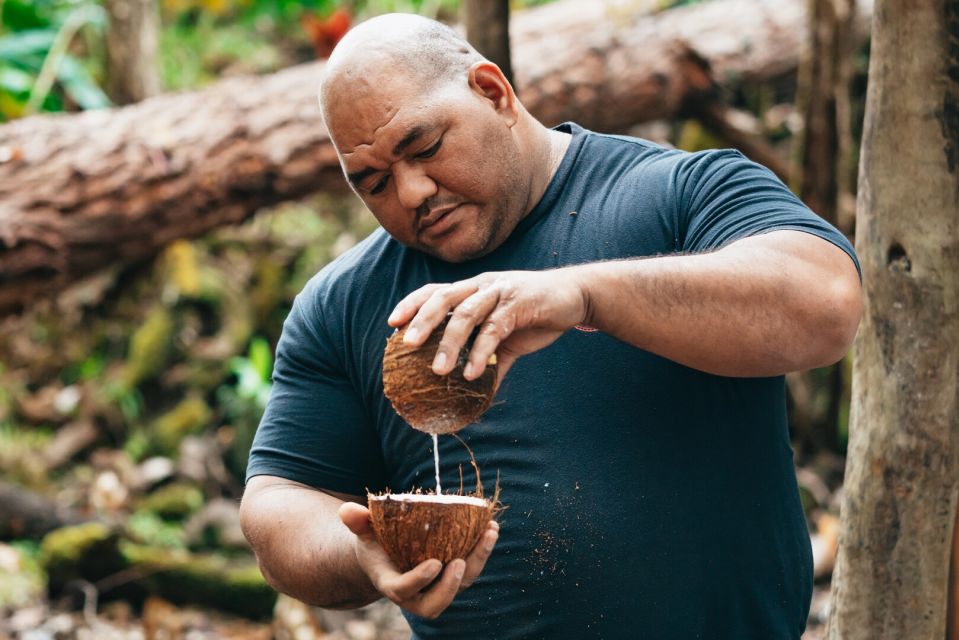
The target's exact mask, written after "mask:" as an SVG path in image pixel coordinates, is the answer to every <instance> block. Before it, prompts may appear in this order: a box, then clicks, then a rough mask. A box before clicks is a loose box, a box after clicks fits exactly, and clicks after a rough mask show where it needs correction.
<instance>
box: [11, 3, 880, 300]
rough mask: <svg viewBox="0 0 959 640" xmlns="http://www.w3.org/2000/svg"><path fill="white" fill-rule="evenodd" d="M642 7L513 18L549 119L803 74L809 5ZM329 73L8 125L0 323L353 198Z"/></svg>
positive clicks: (657, 115) (525, 77)
mask: <svg viewBox="0 0 959 640" xmlns="http://www.w3.org/2000/svg"><path fill="white" fill-rule="evenodd" d="M640 4H642V3H640ZM632 6H633V5H632V4H625V3H620V4H614V3H597V2H589V3H585V2H559V3H556V4H551V5H547V6H544V7H541V8H538V9H535V10H529V11H526V12H520V13H517V14H515V16H514V18H513V21H512V40H513V61H514V70H515V74H516V85H517V88H518V92H519V94H520V96H521V98H522V99H523V101H524V103H525V104H526V105H527V107H528V108H529V109H530V111H531V112H532V113H533V114H534V115H535V116H536V117H538V118H540V119H541V120H542V121H543V122H546V123H549V124H554V123H558V122H562V121H564V120H575V121H577V122H579V123H581V124H582V125H584V126H586V127H588V128H592V129H595V130H600V131H619V130H623V129H624V128H626V127H628V126H630V125H633V124H636V123H639V122H643V121H648V120H654V119H661V118H670V117H674V116H676V115H677V114H679V113H680V112H682V111H683V109H684V107H685V106H686V105H688V104H690V102H691V101H701V100H702V99H704V96H705V95H707V94H709V93H710V92H711V91H713V89H714V87H715V81H717V80H718V81H719V82H726V81H730V80H731V79H747V80H762V79H768V78H772V77H776V76H779V75H781V74H784V73H787V72H790V71H792V70H794V69H795V66H796V64H797V58H798V50H799V44H800V39H801V35H802V31H803V24H804V22H803V20H804V18H803V14H804V11H803V8H804V2H803V0H716V1H714V2H708V3H704V4H697V5H692V6H689V7H684V8H679V9H672V10H668V11H664V12H661V13H658V14H653V15H644V14H642V13H641V12H639V11H637V10H636V9H634V8H633V9H630V8H629V7H632ZM863 13H864V14H865V13H866V12H863ZM863 24H867V23H866V21H863ZM867 30H868V27H861V28H860V32H861V33H865V32H867ZM322 74H323V63H322V62H318V63H311V64H306V65H301V66H297V67H293V68H290V69H287V70H284V71H281V72H279V73H276V74H273V75H270V76H266V77H253V78H235V79H229V80H224V81H222V82H219V83H217V84H215V85H213V86H211V87H210V88H208V89H206V90H203V91H197V92H193V93H182V94H171V95H164V96H158V97H156V98H152V99H150V100H146V101H144V102H142V103H140V104H137V105H133V106H130V107H125V108H120V109H112V110H102V111H92V112H86V113H81V114H76V115H60V116H38V117H33V118H28V119H25V120H21V121H16V122H13V123H10V124H7V125H4V126H2V127H0V313H3V312H9V311H13V310H17V309H21V308H23V306H24V305H26V304H28V303H29V302H30V301H32V300H35V299H36V298H37V297H39V296H42V295H46V294H50V293H54V292H57V291H60V290H62V289H63V288H64V287H66V286H67V285H69V284H70V283H72V282H75V281H77V280H79V279H81V278H84V277H86V276H88V275H91V274H92V273H95V272H96V271H98V270H100V269H102V268H104V267H107V266H115V265H117V264H130V263H135V262H138V261H142V260H145V259H148V258H150V257H152V256H153V255H155V254H156V253H157V252H158V251H159V250H160V249H161V248H162V247H164V246H165V245H167V244H168V243H170V242H171V241H173V240H175V239H177V238H189V237H195V236H199V235H201V234H203V233H205V232H207V231H209V230H211V229H213V228H215V227H218V226H221V225H225V224H231V223H237V222H240V221H242V220H244V219H246V218H248V217H249V216H251V215H252V214H254V213H255V212H256V211H257V210H258V209H260V208H261V207H263V206H266V205H270V204H274V203H277V202H281V201H284V200H290V199H295V198H299V197H302V196H305V195H308V194H310V193H315V192H319V191H337V190H345V189H346V185H345V183H344V181H343V179H342V175H341V172H340V168H339V165H338V162H337V158H336V153H335V151H334V149H333V147H332V145H331V144H330V141H329V136H328V135H327V132H326V129H325V127H324V126H323V123H322V121H321V119H320V114H319V109H318V108H317V106H316V87H317V84H318V82H319V80H320V78H321V77H322Z"/></svg>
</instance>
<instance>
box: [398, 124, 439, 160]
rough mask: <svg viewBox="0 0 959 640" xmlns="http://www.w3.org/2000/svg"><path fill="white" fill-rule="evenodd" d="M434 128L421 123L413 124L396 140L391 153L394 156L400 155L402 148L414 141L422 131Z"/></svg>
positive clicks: (425, 131)
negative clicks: (401, 137)
mask: <svg viewBox="0 0 959 640" xmlns="http://www.w3.org/2000/svg"><path fill="white" fill-rule="evenodd" d="M434 128H435V127H426V126H423V125H421V124H418V125H414V126H413V128H412V129H410V130H409V131H407V132H406V135H405V136H403V139H402V140H400V141H399V142H397V143H396V146H395V147H393V155H394V156H398V155H400V154H401V153H403V150H404V149H406V147H408V146H410V145H411V144H413V143H414V142H416V139H417V138H419V137H420V136H421V135H423V134H424V133H429V132H430V131H432V130H433V129H434Z"/></svg>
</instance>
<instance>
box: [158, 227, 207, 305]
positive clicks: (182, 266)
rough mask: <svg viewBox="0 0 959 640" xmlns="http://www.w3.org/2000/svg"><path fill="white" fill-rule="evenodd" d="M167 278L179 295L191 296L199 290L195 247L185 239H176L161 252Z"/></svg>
mask: <svg viewBox="0 0 959 640" xmlns="http://www.w3.org/2000/svg"><path fill="white" fill-rule="evenodd" d="M163 259H164V262H165V266H166V272H167V278H168V280H169V281H170V283H171V284H173V286H174V287H176V289H177V291H178V292H179V293H180V295H182V296H185V297H188V298H192V297H194V296H196V295H197V294H198V293H199V292H200V274H199V267H198V265H197V255H196V249H195V248H194V246H193V244H192V243H190V242H187V241H186V240H177V241H176V242H174V243H173V244H171V245H170V246H169V247H167V248H166V251H164V252H163Z"/></svg>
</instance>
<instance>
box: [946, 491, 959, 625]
mask: <svg viewBox="0 0 959 640" xmlns="http://www.w3.org/2000/svg"><path fill="white" fill-rule="evenodd" d="M946 640H959V509H957V510H956V522H955V525H953V530H952V559H951V560H950V562H949V600H948V603H947V605H946Z"/></svg>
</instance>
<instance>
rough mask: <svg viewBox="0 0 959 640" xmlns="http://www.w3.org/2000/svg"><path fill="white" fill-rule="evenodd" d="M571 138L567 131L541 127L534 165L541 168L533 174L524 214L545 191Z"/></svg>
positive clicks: (561, 160)
mask: <svg viewBox="0 0 959 640" xmlns="http://www.w3.org/2000/svg"><path fill="white" fill-rule="evenodd" d="M572 138H573V137H572V136H571V135H570V134H568V133H563V132H562V131H556V130H555V129H546V128H545V127H544V128H543V136H542V139H541V142H540V144H539V145H538V146H539V150H538V153H537V154H536V155H537V156H538V158H536V160H538V161H537V162H536V165H537V166H538V167H540V168H541V170H540V171H537V172H536V173H534V175H533V185H532V189H530V199H529V203H528V204H527V207H526V214H528V213H529V212H530V211H532V210H533V208H534V207H535V206H536V205H537V203H539V201H540V200H541V199H542V197H543V194H544V193H546V188H547V187H548V186H549V183H550V181H551V180H552V179H553V176H554V175H556V171H557V170H558V169H559V165H560V164H561V163H562V162H563V156H565V155H566V149H568V148H569V143H570V140H572ZM524 217H525V214H524Z"/></svg>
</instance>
